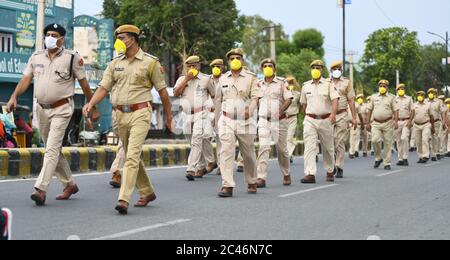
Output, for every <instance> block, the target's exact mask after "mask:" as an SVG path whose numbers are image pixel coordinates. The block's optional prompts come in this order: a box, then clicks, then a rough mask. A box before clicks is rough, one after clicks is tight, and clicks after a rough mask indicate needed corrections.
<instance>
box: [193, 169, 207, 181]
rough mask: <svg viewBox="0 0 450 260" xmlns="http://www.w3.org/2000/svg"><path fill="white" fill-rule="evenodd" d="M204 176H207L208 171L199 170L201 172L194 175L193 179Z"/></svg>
mask: <svg viewBox="0 0 450 260" xmlns="http://www.w3.org/2000/svg"><path fill="white" fill-rule="evenodd" d="M206 174H208V171H207V170H206V169H201V170H199V171H198V172H196V173H195V175H194V177H195V178H197V179H201V178H203V176H205V175H206Z"/></svg>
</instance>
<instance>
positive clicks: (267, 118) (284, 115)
mask: <svg viewBox="0 0 450 260" xmlns="http://www.w3.org/2000/svg"><path fill="white" fill-rule="evenodd" d="M261 118H264V119H266V120H267V121H269V122H271V121H272V118H270V117H261ZM286 118H288V116H287V115H286V114H283V115H282V116H280V118H279V119H278V120H275V121H281V120H283V119H286Z"/></svg>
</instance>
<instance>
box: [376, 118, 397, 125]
mask: <svg viewBox="0 0 450 260" xmlns="http://www.w3.org/2000/svg"><path fill="white" fill-rule="evenodd" d="M391 120H392V117H390V118H388V119H386V120H384V121H381V120H378V119H375V118H374V119H373V121H375V122H377V123H379V124H384V123H387V122H389V121H391Z"/></svg>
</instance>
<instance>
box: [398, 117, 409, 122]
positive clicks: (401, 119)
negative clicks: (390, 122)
mask: <svg viewBox="0 0 450 260" xmlns="http://www.w3.org/2000/svg"><path fill="white" fill-rule="evenodd" d="M407 120H409V117H408V118H400V119H399V120H398V121H401V122H403V121H407Z"/></svg>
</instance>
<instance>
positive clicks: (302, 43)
mask: <svg viewBox="0 0 450 260" xmlns="http://www.w3.org/2000/svg"><path fill="white" fill-rule="evenodd" d="M324 40H325V37H324V36H323V34H322V33H321V32H319V31H318V30H316V29H306V30H299V31H297V32H295V33H294V35H293V36H292V44H293V45H294V47H295V49H296V50H297V51H300V50H303V49H309V50H312V51H313V52H315V53H317V55H319V57H323V56H324V55H325V50H324V48H323V44H324Z"/></svg>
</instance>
